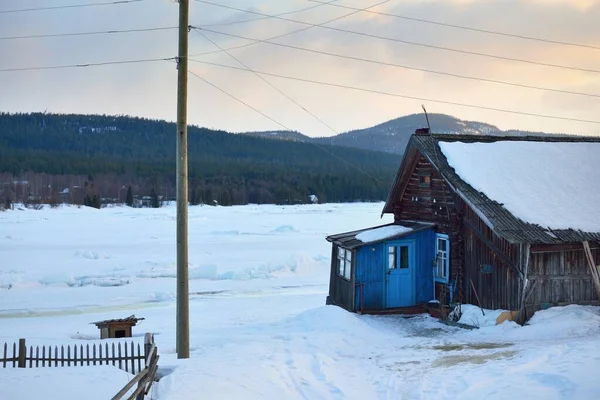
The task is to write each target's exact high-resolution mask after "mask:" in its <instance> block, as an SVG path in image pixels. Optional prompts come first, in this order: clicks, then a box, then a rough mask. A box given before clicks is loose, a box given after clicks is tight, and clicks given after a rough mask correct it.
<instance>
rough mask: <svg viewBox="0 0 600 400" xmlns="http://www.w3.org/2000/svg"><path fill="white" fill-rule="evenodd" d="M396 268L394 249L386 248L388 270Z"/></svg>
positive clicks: (392, 247) (391, 247)
mask: <svg viewBox="0 0 600 400" xmlns="http://www.w3.org/2000/svg"><path fill="white" fill-rule="evenodd" d="M394 268H396V247H394V246H390V247H388V269H394Z"/></svg>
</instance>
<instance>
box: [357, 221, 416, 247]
mask: <svg viewBox="0 0 600 400" xmlns="http://www.w3.org/2000/svg"><path fill="white" fill-rule="evenodd" d="M411 231H412V228H408V227H406V226H402V225H388V226H382V227H379V228H374V229H368V230H366V231H362V232H361V233H359V234H358V235H356V239H357V240H360V241H361V242H363V243H370V242H377V241H379V240H385V239H389V238H392V237H394V236H398V235H402V234H403V233H408V232H411Z"/></svg>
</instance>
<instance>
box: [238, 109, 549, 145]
mask: <svg viewBox="0 0 600 400" xmlns="http://www.w3.org/2000/svg"><path fill="white" fill-rule="evenodd" d="M429 122H430V124H431V131H432V132H434V133H443V134H450V135H451V134H470V135H509V136H513V135H516V136H524V135H532V136H540V135H547V134H546V133H543V132H526V131H519V130H509V131H502V130H501V129H499V128H498V127H496V126H494V125H490V124H486V123H483V122H476V121H463V120H460V119H458V118H455V117H452V116H450V115H445V114H429ZM425 127H427V121H426V119H425V115H424V114H412V115H407V116H404V117H400V118H396V119H393V120H390V121H387V122H384V123H382V124H379V125H375V126H373V127H371V128H365V129H357V130H352V131H349V132H345V133H341V134H339V135H336V136H332V137H326V138H311V137H308V136H306V135H303V134H301V133H298V132H286V131H277V132H258V133H252V132H250V133H246V134H248V135H260V137H264V138H269V139H285V140H295V141H302V142H313V143H317V144H327V145H332V146H345V147H354V148H358V149H364V150H371V151H383V152H386V153H393V154H403V153H404V149H406V145H407V144H408V141H409V139H410V136H411V135H412V134H413V133H415V130H417V129H418V128H425Z"/></svg>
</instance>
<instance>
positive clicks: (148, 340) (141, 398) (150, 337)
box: [135, 332, 154, 400]
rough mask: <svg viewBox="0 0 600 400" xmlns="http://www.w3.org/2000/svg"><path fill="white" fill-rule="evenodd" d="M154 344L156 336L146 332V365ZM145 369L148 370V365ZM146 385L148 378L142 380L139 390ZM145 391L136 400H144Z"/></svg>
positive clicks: (139, 383)
mask: <svg viewBox="0 0 600 400" xmlns="http://www.w3.org/2000/svg"><path fill="white" fill-rule="evenodd" d="M153 343H154V335H152V334H151V333H150V332H146V334H145V335H144V364H146V362H147V361H148V356H149V355H150V349H151V348H152V344H153ZM144 368H148V364H146V365H145V366H144ZM149 372H150V371H149V370H148V371H146V373H149ZM146 376H148V375H146ZM145 385H146V378H144V379H142V380H140V381H139V382H138V388H139V387H140V386H145ZM144 396H145V394H144V391H143V390H142V391H141V392H140V394H138V395H137V397H136V398H135V400H144Z"/></svg>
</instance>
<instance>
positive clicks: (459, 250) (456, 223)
mask: <svg viewBox="0 0 600 400" xmlns="http://www.w3.org/2000/svg"><path fill="white" fill-rule="evenodd" d="M412 167H413V172H412V174H411V175H410V178H409V179H408V182H407V183H406V190H405V191H404V196H403V197H402V199H401V200H400V201H395V202H394V219H395V220H396V221H399V220H403V219H404V220H415V221H425V222H433V223H435V224H436V225H437V229H436V230H437V232H439V233H444V234H447V235H448V237H449V239H450V280H452V281H455V282H456V284H457V287H456V290H455V294H454V300H455V301H462V293H463V289H464V288H463V285H462V282H463V279H462V276H463V271H462V265H463V244H462V237H461V226H462V225H461V220H462V215H461V212H460V211H459V209H458V207H457V204H456V196H454V195H453V192H452V190H451V189H450V188H449V187H448V185H447V184H446V182H445V181H444V180H443V179H442V177H441V176H440V174H439V173H438V172H437V170H436V169H435V168H434V167H433V165H431V163H430V162H429V161H428V160H427V159H426V158H425V157H423V156H422V155H420V154H418V155H417V157H416V158H415V160H414V161H413V163H412ZM421 175H428V176H430V177H431V185H430V186H429V187H423V186H421V185H420V184H419V179H420V178H419V177H420V176H421ZM436 291H437V295H436V297H438V298H439V296H440V294H441V293H442V292H444V293H445V294H446V297H447V299H446V301H448V297H449V295H448V291H445V290H442V288H441V285H440V284H437V285H436Z"/></svg>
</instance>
